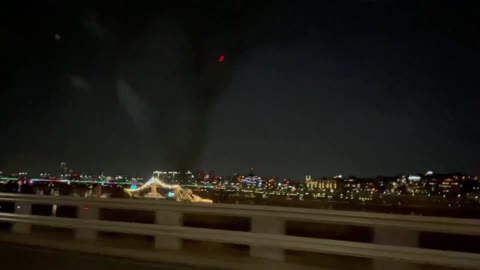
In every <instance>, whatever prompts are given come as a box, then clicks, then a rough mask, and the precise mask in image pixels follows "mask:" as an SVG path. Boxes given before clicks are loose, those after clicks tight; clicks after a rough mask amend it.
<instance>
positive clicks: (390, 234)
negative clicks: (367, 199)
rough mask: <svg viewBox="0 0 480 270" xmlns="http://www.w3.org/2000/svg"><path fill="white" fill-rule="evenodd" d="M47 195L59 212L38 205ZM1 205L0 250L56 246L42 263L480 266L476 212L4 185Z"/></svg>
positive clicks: (46, 204)
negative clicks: (55, 192)
mask: <svg viewBox="0 0 480 270" xmlns="http://www.w3.org/2000/svg"><path fill="white" fill-rule="evenodd" d="M53 205H56V206H57V215H56V216H51V211H50V212H49V211H42V209H45V208H48V207H52V206H53ZM0 207H1V208H0V211H1V212H0V225H1V228H2V231H1V234H0V243H1V245H0V249H1V250H2V252H1V253H0V254H8V252H7V253H4V252H3V250H5V249H6V247H7V248H8V247H11V249H13V248H17V249H18V250H26V249H34V250H39V249H40V248H41V249H42V250H49V252H50V253H48V254H55V256H53V255H50V256H49V257H48V258H46V259H43V263H44V264H45V261H49V260H53V261H52V263H53V262H54V261H55V259H52V257H55V258H59V259H58V260H59V261H61V260H64V258H71V260H70V261H79V260H80V261H81V260H82V259H79V258H78V257H81V256H85V258H88V259H85V260H87V261H89V264H95V263H96V262H98V265H111V266H112V267H114V268H119V269H122V268H125V266H126V265H129V264H130V265H131V264H134V263H137V264H141V265H142V266H139V268H140V269H149V268H148V267H153V266H155V267H157V266H163V267H164V268H165V269H167V268H168V269H183V268H185V269H186V268H190V269H192V268H194V269H197V268H198V269H201V268H204V269H205V268H206V269H266V268H267V267H268V268H271V267H276V268H278V269H357V268H362V269H387V268H388V269H479V268H480V254H479V253H480V252H479V249H478V248H477V244H476V243H478V242H475V240H474V239H475V237H478V236H479V235H480V220H475V219H453V218H440V217H423V216H408V215H391V214H375V213H363V212H350V211H335V210H318V209H301V208H290V207H271V206H255V205H226V204H195V203H179V202H173V201H158V200H140V199H93V198H78V197H69V196H65V197H62V196H39V195H21V194H10V193H0ZM465 239H467V240H465ZM435 240H437V241H435ZM462 241H463V242H462ZM465 241H470V243H474V244H473V245H472V247H471V248H470V249H469V248H468V247H467V246H468V245H466V244H465ZM445 243H450V244H452V246H446V245H444V244H445ZM455 244H457V245H455ZM452 247H453V248H452ZM10 253H12V252H11V251H10ZM32 253H35V254H39V253H37V252H29V253H23V252H21V254H23V255H18V256H19V258H17V259H18V260H22V259H25V260H28V259H27V257H28V256H29V255H28V254H32ZM4 256H8V257H10V256H9V255H4ZM35 256H37V257H35V258H33V259H31V260H32V261H31V263H35V264H36V265H41V263H40V262H39V263H38V264H37V262H36V261H37V260H38V261H42V259H41V258H40V257H39V255H35ZM45 256H47V255H45ZM65 256H66V257H65ZM62 258H63V259H62ZM48 264H50V263H48ZM72 264H73V263H72ZM116 265H123V266H118V267H116ZM182 267H183V268H182ZM47 268H48V269H55V267H54V266H51V267H48V265H47ZM47 268H45V269H47ZM92 268H93V269H95V268H94V267H93V266H92ZM41 269H43V268H41ZM99 269H100V268H99Z"/></svg>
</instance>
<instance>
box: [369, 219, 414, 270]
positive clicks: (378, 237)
mask: <svg viewBox="0 0 480 270" xmlns="http://www.w3.org/2000/svg"><path fill="white" fill-rule="evenodd" d="M418 240H419V238H418V232H417V231H413V230H408V229H407V230H406V229H402V228H392V227H383V226H376V227H374V237H373V242H374V243H375V244H380V245H391V246H406V247H418ZM373 263H374V269H389V270H396V269H402V270H404V269H405V270H415V269H419V267H418V266H417V265H415V264H412V263H408V262H400V261H394V262H393V261H391V260H386V259H375V260H374V261H373Z"/></svg>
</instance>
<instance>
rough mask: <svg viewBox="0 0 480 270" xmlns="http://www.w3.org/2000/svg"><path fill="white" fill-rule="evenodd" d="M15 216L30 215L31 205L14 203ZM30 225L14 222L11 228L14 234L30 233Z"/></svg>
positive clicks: (28, 203) (23, 202)
mask: <svg viewBox="0 0 480 270" xmlns="http://www.w3.org/2000/svg"><path fill="white" fill-rule="evenodd" d="M15 214H19V215H30V214H32V204H31V203H30V202H25V201H22V202H15ZM31 228H32V225H31V224H29V223H20V222H15V223H14V224H13V227H12V231H13V232H14V233H30V230H31Z"/></svg>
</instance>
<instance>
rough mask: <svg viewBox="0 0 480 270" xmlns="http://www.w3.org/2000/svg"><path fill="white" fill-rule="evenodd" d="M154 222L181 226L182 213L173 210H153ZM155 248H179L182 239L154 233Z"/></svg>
mask: <svg viewBox="0 0 480 270" xmlns="http://www.w3.org/2000/svg"><path fill="white" fill-rule="evenodd" d="M155 223H156V224H158V225H167V226H183V220H182V213H181V212H173V211H162V210H157V211H155ZM155 248H158V249H170V250H179V249H181V248H182V239H180V238H178V237H174V236H163V235H155Z"/></svg>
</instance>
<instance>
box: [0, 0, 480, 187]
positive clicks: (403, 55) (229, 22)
mask: <svg viewBox="0 0 480 270" xmlns="http://www.w3.org/2000/svg"><path fill="white" fill-rule="evenodd" d="M45 2H47V3H49V4H45V3H42V4H31V3H28V4H23V5H21V4H15V5H16V6H15V5H11V6H5V8H3V9H2V19H1V20H3V23H2V24H1V26H0V33H1V41H2V42H1V43H2V44H1V46H2V47H1V49H2V50H1V56H2V62H3V67H4V69H3V70H4V72H2V73H3V74H2V77H3V78H4V79H3V80H2V81H3V83H2V86H1V94H0V101H1V119H2V120H1V129H0V130H1V135H0V136H1V144H0V146H1V149H0V155H1V159H0V168H3V169H4V170H6V171H16V170H28V171H29V172H32V173H34V172H40V170H44V169H47V170H49V171H52V172H56V171H55V170H57V168H58V167H59V163H60V162H61V161H66V162H67V163H68V164H69V165H71V166H72V167H73V168H74V169H76V170H78V171H82V172H83V171H85V172H91V173H97V172H99V171H100V170H103V171H104V172H105V173H107V174H120V173H126V174H130V175H137V176H148V175H149V174H150V173H151V172H152V171H153V170H157V169H158V170H173V169H192V170H193V169H201V170H210V169H212V170H214V171H215V173H218V174H222V175H230V174H233V173H248V171H249V168H251V167H254V168H255V171H256V173H257V174H260V175H278V176H285V177H292V178H295V179H302V178H303V177H304V175H305V174H312V175H315V176H323V175H326V176H329V175H336V174H343V175H357V176H376V175H394V174H399V173H409V172H425V171H426V170H433V171H438V172H454V171H455V172H456V171H461V172H466V173H477V174H478V173H480V162H479V155H478V153H479V150H480V122H479V121H478V120H480V117H479V101H480V100H479V96H480V94H479V93H478V91H479V86H480V76H479V71H480V67H479V60H480V53H479V52H480V31H479V23H478V22H479V21H478V20H477V19H478V18H476V17H477V15H478V14H479V10H478V9H476V8H475V6H474V5H472V6H469V5H467V4H464V3H466V2H464V1H398V2H396V1H328V2H331V3H330V4H327V3H323V2H322V3H320V1H298V0H297V1H160V2H158V3H157V2H156V1H153V2H152V3H150V2H148V3H147V2H145V1H112V2H109V1H102V2H107V3H101V4H97V5H96V6H95V5H90V6H87V5H85V6H73V5H72V6H69V4H68V3H66V2H67V1H58V2H55V1H45ZM98 2H101V1H98ZM140 2H141V3H142V4H141V5H140V4H139V3H140ZM163 2H165V3H163ZM257 2H258V3H257ZM317 2H318V3H317ZM405 2H408V3H405ZM92 3H94V2H92ZM159 3H163V4H159ZM168 3H170V4H168ZM225 3H228V4H225ZM469 3H470V2H469ZM471 3H472V4H473V3H474V2H471ZM221 55H224V56H225V59H224V61H223V62H221V63H219V62H218V59H219V57H220V56H221Z"/></svg>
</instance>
